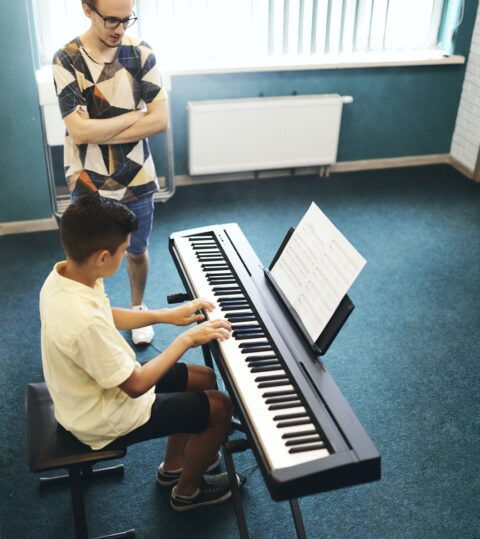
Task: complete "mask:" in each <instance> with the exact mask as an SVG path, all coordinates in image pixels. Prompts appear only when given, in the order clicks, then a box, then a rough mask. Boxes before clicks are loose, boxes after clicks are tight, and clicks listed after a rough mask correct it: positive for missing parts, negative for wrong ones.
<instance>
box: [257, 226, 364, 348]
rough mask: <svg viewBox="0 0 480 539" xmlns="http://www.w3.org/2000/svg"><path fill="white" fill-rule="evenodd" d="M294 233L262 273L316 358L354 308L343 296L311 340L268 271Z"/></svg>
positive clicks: (291, 229) (291, 231)
mask: <svg viewBox="0 0 480 539" xmlns="http://www.w3.org/2000/svg"><path fill="white" fill-rule="evenodd" d="M294 232H295V229H294V228H293V227H292V228H290V229H289V231H288V232H287V234H286V236H285V238H284V239H283V241H282V243H281V245H280V247H279V249H278V251H277V253H276V254H275V256H274V257H273V260H272V262H271V264H270V266H269V268H268V270H266V269H265V270H264V272H265V276H266V278H267V282H268V284H269V285H270V287H271V288H272V290H273V291H274V292H275V295H276V296H277V298H278V299H279V300H280V303H281V304H282V305H283V307H284V309H285V311H286V312H287V313H288V315H289V317H290V318H291V319H292V322H293V325H294V327H296V328H298V329H299V330H300V332H301V333H302V336H303V338H304V339H306V341H307V342H308V343H309V344H310V346H311V348H312V351H313V353H314V354H315V355H317V356H319V355H321V356H323V355H324V354H325V353H326V351H327V350H328V348H329V347H330V345H331V344H332V342H333V341H334V339H335V337H336V336H337V334H338V332H339V331H340V330H341V329H342V327H343V325H344V324H345V322H346V321H347V318H348V317H349V316H350V315H351V314H352V311H353V309H354V308H355V306H354V304H353V303H352V302H351V300H350V298H349V297H348V295H345V296H344V297H343V298H342V301H341V302H340V304H339V305H338V307H337V309H336V310H335V312H334V313H333V315H332V317H331V318H330V320H329V322H328V324H327V325H326V326H325V328H324V330H323V331H322V333H321V334H320V336H319V337H318V339H317V340H316V341H313V340H312V338H311V337H310V335H309V333H308V331H307V330H306V328H305V326H304V325H303V322H302V321H301V319H300V317H299V316H298V314H297V313H296V311H295V309H294V308H293V307H292V305H291V304H290V302H289V301H288V299H287V298H286V297H285V295H284V294H283V292H282V291H281V290H280V287H279V286H278V284H277V283H276V281H275V279H274V278H273V276H272V274H271V273H270V271H271V270H272V269H273V267H274V266H275V264H276V263H277V260H278V259H279V258H280V255H281V254H282V251H283V250H284V249H285V247H286V245H287V243H288V240H289V239H290V237H291V236H292V234H293V233H294Z"/></svg>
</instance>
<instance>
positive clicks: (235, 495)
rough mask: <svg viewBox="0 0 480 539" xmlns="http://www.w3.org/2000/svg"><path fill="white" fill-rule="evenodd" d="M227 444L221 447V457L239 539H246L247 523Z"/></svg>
mask: <svg viewBox="0 0 480 539" xmlns="http://www.w3.org/2000/svg"><path fill="white" fill-rule="evenodd" d="M228 443H229V442H226V443H225V444H224V446H223V455H224V458H225V465H226V466H227V472H228V479H229V480H230V487H231V489H232V500H233V503H234V507H235V516H236V517H237V524H238V531H239V533H240V537H241V539H248V538H249V535H248V528H247V521H246V519H245V512H244V510H243V503H242V500H241V498H240V489H239V488H238V481H237V473H236V471H235V464H234V463H233V458H232V454H231V453H230V451H229V449H228Z"/></svg>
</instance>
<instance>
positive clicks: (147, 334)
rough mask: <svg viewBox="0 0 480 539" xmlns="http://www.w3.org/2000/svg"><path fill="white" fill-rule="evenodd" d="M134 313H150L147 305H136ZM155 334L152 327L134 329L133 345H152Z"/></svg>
mask: <svg viewBox="0 0 480 539" xmlns="http://www.w3.org/2000/svg"><path fill="white" fill-rule="evenodd" d="M132 311H148V307H147V306H146V305H134V306H133V307H132ZM154 335H155V332H154V331H153V327H152V326H145V327H144V328H137V329H132V341H133V344H138V345H142V344H143V345H145V344H150V343H151V342H152V341H153V337H154Z"/></svg>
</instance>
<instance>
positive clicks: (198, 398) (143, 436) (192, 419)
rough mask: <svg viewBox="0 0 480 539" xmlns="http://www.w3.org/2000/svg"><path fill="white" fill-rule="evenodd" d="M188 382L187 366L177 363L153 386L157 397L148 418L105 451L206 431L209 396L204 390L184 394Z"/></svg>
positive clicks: (208, 416) (208, 415)
mask: <svg viewBox="0 0 480 539" xmlns="http://www.w3.org/2000/svg"><path fill="white" fill-rule="evenodd" d="M187 383H188V369H187V365H186V364H185V363H176V364H175V365H174V366H173V367H172V369H170V370H169V371H168V372H167V373H166V374H165V376H163V378H162V379H161V380H160V381H159V382H158V383H157V385H156V386H155V393H156V398H155V401H154V403H153V405H152V413H151V415H150V419H149V420H148V421H147V422H146V423H145V424H144V425H142V426H141V427H138V428H137V429H135V430H133V431H132V432H129V433H128V434H126V435H125V436H120V438H117V439H116V440H114V441H113V442H111V443H110V444H108V445H107V448H111V449H114V448H121V447H126V446H128V445H132V444H136V443H139V442H144V441H145V440H151V439H152V438H161V437H163V436H168V435H170V434H178V433H190V434H191V433H195V432H202V431H203V430H205V428H206V427H207V425H208V421H209V418H210V403H209V401H208V397H207V395H206V394H205V393H204V392H203V391H186V389H187Z"/></svg>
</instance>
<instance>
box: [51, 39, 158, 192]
mask: <svg viewBox="0 0 480 539" xmlns="http://www.w3.org/2000/svg"><path fill="white" fill-rule="evenodd" d="M53 77H54V83H55V89H56V92H57V96H58V102H59V105H60V111H61V114H62V118H64V117H65V116H67V115H68V114H71V113H72V112H74V111H76V110H78V108H79V107H86V109H87V111H88V114H89V116H90V118H91V119H95V118H113V117H115V116H119V115H120V114H124V113H126V112H129V111H131V110H135V109H138V108H141V107H142V105H143V103H152V102H154V101H162V100H165V99H166V98H167V97H166V93H165V90H164V89H163V88H162V82H161V77H160V72H159V69H158V66H157V65H156V59H155V55H154V53H153V51H152V49H151V48H150V47H149V46H148V45H147V43H145V42H144V41H140V40H138V39H135V38H132V37H130V36H127V35H126V34H124V36H123V40H122V44H121V45H120V46H119V47H118V49H117V54H116V56H115V58H114V60H113V61H112V62H109V63H99V62H97V61H95V60H94V59H93V58H91V57H90V56H89V55H88V53H87V52H86V51H85V49H84V48H83V45H82V42H81V41H80V39H79V38H78V37H77V38H75V39H74V40H72V41H71V42H70V43H68V44H67V45H65V47H63V48H62V49H60V50H59V51H58V52H57V53H56V54H55V56H54V58H53ZM64 166H65V176H66V178H67V183H68V187H69V189H70V191H71V192H75V194H76V195H78V196H81V195H85V194H91V193H92V192H98V193H99V194H100V195H102V196H104V197H108V198H115V199H117V200H121V201H122V202H131V201H133V200H136V199H138V198H141V197H143V196H145V195H148V194H150V193H153V192H155V191H157V190H158V183H157V177H156V173H155V166H154V163H153V159H152V155H151V152H150V147H149V144H148V139H142V140H139V141H138V142H130V143H123V144H78V145H77V144H75V143H74V142H73V140H72V138H71V137H70V136H69V134H68V131H67V132H66V134H65V145H64Z"/></svg>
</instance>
